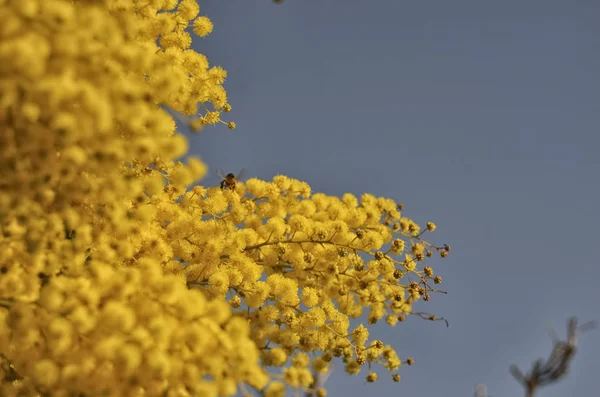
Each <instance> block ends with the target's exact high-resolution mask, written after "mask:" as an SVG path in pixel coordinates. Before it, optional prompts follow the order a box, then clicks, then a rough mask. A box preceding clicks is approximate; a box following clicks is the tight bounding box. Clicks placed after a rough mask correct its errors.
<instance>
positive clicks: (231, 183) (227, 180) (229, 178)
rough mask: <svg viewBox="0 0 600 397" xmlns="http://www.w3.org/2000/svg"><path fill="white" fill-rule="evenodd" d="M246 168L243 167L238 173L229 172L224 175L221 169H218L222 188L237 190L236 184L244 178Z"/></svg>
mask: <svg viewBox="0 0 600 397" xmlns="http://www.w3.org/2000/svg"><path fill="white" fill-rule="evenodd" d="M244 174H245V172H244V170H243V169H242V170H241V171H240V172H239V173H238V174H237V175H235V174H234V173H231V172H230V173H229V174H227V175H224V174H223V172H222V171H221V170H219V171H218V175H219V178H221V183H220V186H221V190H225V189H229V190H235V185H236V183H237V182H238V181H241V180H242V179H243V178H244Z"/></svg>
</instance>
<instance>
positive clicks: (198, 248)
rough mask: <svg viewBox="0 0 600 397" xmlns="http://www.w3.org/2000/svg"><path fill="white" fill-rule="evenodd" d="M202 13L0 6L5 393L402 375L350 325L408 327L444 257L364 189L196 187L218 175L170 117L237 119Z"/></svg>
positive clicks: (61, 2) (182, 7) (134, 1)
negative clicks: (339, 369)
mask: <svg viewBox="0 0 600 397" xmlns="http://www.w3.org/2000/svg"><path fill="white" fill-rule="evenodd" d="M199 12H200V9H199V6H198V4H197V3H196V1H195V0H183V1H177V0H104V1H102V0H0V20H1V21H2V23H0V64H1V65H2V68H1V69H0V172H1V174H0V175H1V177H0V353H1V354H0V395H2V396H13V395H23V396H29V395H31V396H34V395H39V394H42V395H50V394H51V395H52V396H69V395H85V396H95V395H110V396H138V395H148V396H162V395H168V396H216V395H233V394H235V393H236V392H238V390H239V389H240V388H241V390H242V391H245V390H247V388H248V387H252V388H254V389H256V390H259V391H261V392H262V393H263V394H265V395H267V396H282V395H283V393H284V391H285V387H286V386H291V387H296V388H303V389H309V388H310V386H311V384H312V383H313V376H312V373H313V371H316V372H326V371H327V370H328V367H329V363H330V361H331V360H332V359H333V358H334V357H341V358H343V361H344V363H345V369H346V371H347V372H349V373H351V374H354V373H358V372H359V371H360V370H361V367H363V366H365V365H368V367H369V373H368V374H367V380H369V381H375V380H376V379H377V374H376V373H375V372H372V371H375V370H376V367H372V366H371V365H372V364H374V363H379V364H381V365H383V366H384V367H385V368H387V369H388V370H389V371H391V372H392V374H393V376H394V379H396V380H398V379H399V375H398V374H397V370H398V368H399V367H400V365H401V363H402V360H401V359H400V358H399V356H398V355H397V354H396V352H395V351H394V350H393V349H392V348H391V347H390V346H388V345H386V344H384V343H383V342H382V341H378V340H374V341H373V340H369V332H368V329H367V327H366V326H365V325H360V326H358V327H357V328H354V329H351V328H350V322H349V319H351V318H358V317H361V316H362V315H363V314H366V316H367V318H368V323H369V324H373V323H375V322H377V321H379V320H385V321H386V322H388V323H389V324H390V325H392V326H393V325H395V324H396V322H397V321H398V320H400V321H403V320H404V316H405V315H406V314H412V313H413V312H412V307H413V305H414V304H415V303H416V302H417V301H418V300H420V299H423V300H425V301H427V300H429V299H430V292H431V291H434V289H433V288H432V284H439V283H440V282H441V278H440V277H439V276H434V274H433V270H432V268H431V267H429V266H425V267H422V266H420V263H421V262H422V261H423V260H425V258H427V257H428V256H431V255H432V254H434V253H435V254H437V255H441V256H442V257H444V256H446V255H447V253H448V251H449V247H448V246H443V247H435V246H433V245H431V244H429V243H427V242H426V241H424V240H423V239H422V235H423V233H424V232H425V231H433V230H434V229H435V225H434V224H433V223H429V224H428V225H427V228H426V229H424V230H423V231H421V229H420V227H419V226H418V225H417V224H415V223H414V222H413V221H411V220H410V219H408V218H405V217H403V216H402V214H401V209H402V208H401V206H399V205H397V204H396V203H395V202H394V201H392V200H389V199H383V198H376V197H374V196H372V195H369V194H365V195H363V196H362V197H361V198H360V200H359V199H358V198H356V197H355V196H353V195H350V194H346V195H344V196H343V197H342V198H341V199H339V198H335V197H329V196H326V195H324V194H311V191H310V187H309V186H308V185H307V184H306V183H304V182H300V181H296V180H291V179H289V178H287V177H285V176H276V177H275V178H274V179H273V180H272V181H271V182H266V181H260V180H257V179H250V180H249V181H247V183H246V184H243V183H237V184H236V185H235V189H224V190H222V189H220V188H218V187H216V188H211V187H203V186H200V185H196V186H193V183H194V182H195V181H199V180H200V179H201V178H202V177H203V175H204V174H205V172H206V166H205V165H204V164H203V163H202V162H201V161H200V160H199V159H196V158H189V159H188V160H187V163H186V164H183V163H182V162H180V161H177V160H176V159H178V158H179V157H180V156H182V155H183V154H185V153H186V151H187V143H186V140H185V138H184V137H183V136H181V135H179V134H176V132H175V123H174V121H173V119H172V117H171V116H170V115H169V113H167V112H165V111H164V110H163V109H164V108H166V107H168V108H170V109H173V110H175V111H177V112H180V113H182V114H184V115H189V116H192V117H193V121H192V122H191V123H192V127H194V129H196V130H198V129H200V128H202V127H204V126H206V125H210V124H216V123H219V122H222V121H221V115H222V112H227V111H229V110H231V107H230V106H229V105H228V103H227V97H226V93H225V90H224V89H223V87H222V83H223V81H224V79H225V77H226V73H225V71H224V70H223V69H221V68H219V67H209V64H208V61H207V59H206V57H205V56H203V55H202V54H199V53H197V52H195V51H194V50H191V49H190V45H191V41H192V37H191V35H190V31H191V32H194V33H195V34H197V35H199V36H205V35H207V34H208V33H210V32H211V31H212V29H213V26H212V23H211V22H210V20H209V19H208V18H206V17H204V16H200V14H199ZM198 106H200V108H202V109H203V111H202V112H201V114H199V115H198V114H197V108H198ZM227 124H228V125H229V127H230V128H232V129H233V128H234V127H235V124H233V123H232V122H229V123H227ZM418 314H419V315H420V316H423V314H422V313H418ZM427 318H430V319H432V320H433V319H435V317H433V316H431V317H427ZM405 362H407V363H408V364H411V363H412V359H411V358H407V359H406V360H405ZM278 367H281V369H278ZM319 393H320V394H319ZM318 394H319V395H324V390H321V391H318Z"/></svg>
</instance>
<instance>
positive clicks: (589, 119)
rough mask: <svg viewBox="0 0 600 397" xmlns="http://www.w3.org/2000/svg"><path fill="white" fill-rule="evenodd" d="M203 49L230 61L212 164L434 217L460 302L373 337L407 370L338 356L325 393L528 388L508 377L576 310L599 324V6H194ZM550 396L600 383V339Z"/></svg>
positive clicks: (598, 335)
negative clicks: (363, 367) (363, 369)
mask: <svg viewBox="0 0 600 397" xmlns="http://www.w3.org/2000/svg"><path fill="white" fill-rule="evenodd" d="M200 5H201V13H202V14H204V15H207V16H209V17H210V18H211V19H212V21H213V22H214V25H215V30H214V33H213V34H211V35H210V36H208V37H207V38H205V39H196V40H195V44H194V46H195V48H196V49H197V50H198V51H200V52H202V53H204V54H206V55H207V56H208V58H209V60H210V61H211V63H212V64H216V65H219V66H222V67H224V68H225V69H226V70H227V71H228V72H229V77H228V79H227V81H226V85H225V86H226V89H227V90H228V93H229V97H230V99H231V104H232V106H233V112H232V113H230V114H229V116H230V117H231V120H233V121H235V122H236V123H237V125H238V129H237V130H236V131H233V132H232V131H229V130H227V128H226V127H224V126H222V127H218V128H209V129H207V130H206V131H205V132H203V133H202V134H200V135H195V136H193V137H192V138H191V140H192V142H191V153H192V154H195V155H200V156H201V157H202V158H203V160H204V161H205V162H207V164H208V165H209V166H210V167H212V168H211V172H213V174H212V176H211V177H209V178H208V179H207V180H206V181H205V182H206V183H208V184H214V185H216V184H217V183H218V182H219V180H218V178H217V177H216V174H214V171H215V170H216V168H217V167H220V168H222V169H224V170H225V171H226V172H237V171H238V170H240V169H241V168H246V169H247V170H248V173H249V175H250V176H256V177H259V178H263V179H270V178H272V177H273V176H274V175H276V174H279V173H281V174H286V175H288V176H290V177H294V178H297V179H301V180H304V181H307V182H308V183H310V184H311V186H312V187H313V190H314V191H321V192H325V193H327V194H331V195H341V194H343V193H345V192H352V193H355V194H362V193H364V192H370V193H373V194H376V195H379V196H386V197H391V198H394V199H395V200H397V201H399V202H402V203H404V205H405V208H406V211H405V214H406V215H407V216H410V217H412V218H413V219H415V220H416V221H417V222H419V223H421V224H424V223H425V222H427V221H430V220H431V221H434V222H436V223H437V225H438V231H436V233H434V234H433V235H432V237H434V241H435V242H437V243H440V244H441V243H449V244H450V245H451V246H452V252H451V255H450V256H449V258H447V259H446V260H436V261H432V262H431V264H432V265H433V266H434V269H435V270H436V271H437V273H438V274H440V275H442V276H443V278H444V283H443V287H444V288H445V289H447V290H448V291H449V294H448V295H446V296H444V295H434V296H433V300H432V301H431V302H429V303H424V304H421V305H419V306H417V309H419V310H424V311H432V312H434V313H436V314H437V315H439V316H444V317H446V318H448V319H449V320H450V328H446V327H444V325H443V323H440V322H436V323H431V322H427V321H423V320H420V319H418V318H416V317H411V318H409V320H408V321H407V322H405V323H403V324H399V325H398V326H396V327H395V328H390V327H388V326H387V325H384V324H382V325H381V326H380V325H378V326H376V327H375V330H374V331H373V335H374V336H375V337H378V338H382V339H384V340H385V341H386V342H390V343H391V344H392V345H394V346H395V347H397V349H398V352H399V354H400V355H401V357H403V358H406V357H408V356H413V357H414V358H415V360H416V365H414V366H412V367H407V366H406V367H403V368H402V371H401V374H402V382H401V383H399V384H395V383H393V382H392V381H391V379H390V378H389V377H388V376H387V374H386V373H385V371H384V370H381V371H380V381H378V382H377V383H376V384H366V382H365V380H364V375H366V373H363V374H362V375H360V376H353V377H351V376H348V375H345V374H344V373H343V370H342V365H338V366H337V371H336V373H335V374H334V375H333V376H332V377H331V378H330V379H329V381H328V382H327V386H328V388H329V396H330V397H336V396H344V397H346V396H365V395H377V396H396V395H401V396H402V395H403V396H417V395H418V396H456V397H463V396H472V395H473V393H474V388H475V385H476V384H477V383H480V382H483V383H485V384H486V385H487V387H488V391H489V393H490V395H491V396H492V397H502V396H507V397H508V396H511V397H512V396H519V395H522V394H523V392H522V389H521V387H520V386H519V385H518V384H517V383H516V382H515V381H514V380H513V379H512V377H511V376H510V375H509V373H508V367H509V365H510V364H511V363H518V364H519V365H520V366H521V368H523V367H526V368H527V369H529V368H530V365H531V363H532V361H533V360H534V359H536V358H538V357H546V356H547V355H548V354H549V353H550V349H551V341H550V339H549V338H548V336H547V334H546V332H545V326H546V324H553V325H554V326H555V327H556V328H557V330H558V331H559V332H560V333H561V335H564V332H565V321H566V319H567V318H568V317H569V316H572V315H576V316H579V317H580V319H581V320H583V321H585V320H589V319H598V320H600V310H598V301H599V299H598V297H599V294H598V291H597V285H598V282H599V280H600V247H599V246H598V237H599V233H598V227H599V223H600V211H599V209H598V208H599V207H598V206H599V204H600V182H599V181H600V155H599V150H600V138H599V134H598V132H599V131H598V130H599V127H600V94H599V93H600V72H599V70H600V69H599V67H600V55H599V54H600V29H599V26H600V2H599V1H597V0H588V1H585V0H583V1H569V0H564V1H555V0H532V1H524V0H518V1H517V0H504V1H483V0H478V1H474V0H473V1H465V0H452V1H448V0H430V1H427V0H422V1H398V0H380V1H366V0H362V1H358V0H357V1H341V0H326V1H324V0H304V1H303V0H287V1H286V2H284V3H283V4H282V5H276V4H273V3H272V2H271V1H269V0H227V1H201V2H200ZM580 346H581V350H580V351H579V353H578V354H577V356H576V357H575V361H574V365H573V368H572V373H571V374H570V376H569V377H568V378H567V379H566V380H564V381H563V382H561V383H559V384H557V385H555V386H551V387H549V388H547V389H542V390H541V392H540V393H539V396H542V397H554V396H556V397H559V396H560V397H563V396H592V395H598V394H599V393H598V387H597V386H596V384H597V382H598V373H599V369H600V366H599V365H598V357H599V356H600V332H599V331H598V330H597V331H594V332H589V333H586V334H584V335H583V336H582V337H581V340H580Z"/></svg>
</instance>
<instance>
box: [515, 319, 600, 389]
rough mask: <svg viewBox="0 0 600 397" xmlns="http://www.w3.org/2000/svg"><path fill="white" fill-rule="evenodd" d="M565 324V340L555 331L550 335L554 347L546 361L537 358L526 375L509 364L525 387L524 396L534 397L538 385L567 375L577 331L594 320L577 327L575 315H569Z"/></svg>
mask: <svg viewBox="0 0 600 397" xmlns="http://www.w3.org/2000/svg"><path fill="white" fill-rule="evenodd" d="M567 324H568V325H567V340H564V341H561V340H559V339H558V337H557V336H556V334H555V333H554V334H553V335H551V337H552V339H553V342H554V348H553V349H552V353H551V354H550V357H548V360H546V362H544V360H543V359H539V360H537V361H536V362H535V363H534V364H533V368H532V369H531V372H530V373H529V374H526V375H524V374H523V373H522V372H521V370H520V369H519V367H518V366H517V365H515V364H513V365H511V366H510V373H511V374H512V376H513V377H514V378H515V379H516V380H517V382H519V383H520V384H521V385H523V387H524V388H525V396H526V397H534V394H535V392H536V391H537V389H538V388H539V387H541V386H546V385H548V384H551V383H554V382H557V381H558V380H560V379H562V378H564V377H565V376H566V375H567V373H568V370H569V365H570V364H571V361H572V360H573V357H574V356H575V352H576V351H577V349H576V348H577V333H578V332H581V331H585V330H588V329H591V328H594V327H595V326H596V323H595V322H593V321H590V322H588V323H586V324H583V325H582V326H580V327H578V326H577V318H576V317H571V318H570V319H569V321H568V323H567Z"/></svg>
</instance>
